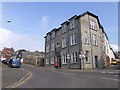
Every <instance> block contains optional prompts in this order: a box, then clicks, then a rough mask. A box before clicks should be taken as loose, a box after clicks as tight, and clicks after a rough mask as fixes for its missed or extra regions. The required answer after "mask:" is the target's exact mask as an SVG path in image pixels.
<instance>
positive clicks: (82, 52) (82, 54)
mask: <svg viewBox="0 0 120 90" xmlns="http://www.w3.org/2000/svg"><path fill="white" fill-rule="evenodd" d="M79 58H80V69H81V62H83V67H82V69H84V59H85V51H83V50H81V52H80V55H79Z"/></svg>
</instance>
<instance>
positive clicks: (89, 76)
mask: <svg viewBox="0 0 120 90" xmlns="http://www.w3.org/2000/svg"><path fill="white" fill-rule="evenodd" d="M50 70H51V71H52V72H55V73H58V74H64V75H72V76H71V77H72V78H76V79H80V78H79V77H74V76H75V75H78V74H72V73H64V72H57V71H55V70H53V69H50ZM79 76H81V77H83V78H89V79H105V80H113V81H117V82H118V81H120V80H119V79H111V78H103V77H101V76H92V75H87V76H85V75H79Z"/></svg>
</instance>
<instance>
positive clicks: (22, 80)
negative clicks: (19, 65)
mask: <svg viewBox="0 0 120 90" xmlns="http://www.w3.org/2000/svg"><path fill="white" fill-rule="evenodd" d="M21 70H25V69H21ZM25 71H27V70H25ZM27 72H28V71H27ZM31 77H32V73H31V72H29V73H27V74H26V75H25V76H24V77H23V78H21V79H20V80H19V81H18V82H16V83H14V84H12V85H10V86H8V87H6V88H16V87H17V86H19V85H21V84H23V83H24V82H25V81H27V80H28V79H30V78H31Z"/></svg>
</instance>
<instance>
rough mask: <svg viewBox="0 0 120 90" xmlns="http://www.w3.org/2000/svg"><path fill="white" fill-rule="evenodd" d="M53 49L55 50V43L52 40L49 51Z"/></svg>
mask: <svg viewBox="0 0 120 90" xmlns="http://www.w3.org/2000/svg"><path fill="white" fill-rule="evenodd" d="M54 50H55V43H54V42H52V44H51V51H54Z"/></svg>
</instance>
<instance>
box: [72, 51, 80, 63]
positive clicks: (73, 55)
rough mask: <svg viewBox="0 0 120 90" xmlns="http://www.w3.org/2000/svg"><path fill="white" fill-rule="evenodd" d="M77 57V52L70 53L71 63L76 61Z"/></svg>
mask: <svg viewBox="0 0 120 90" xmlns="http://www.w3.org/2000/svg"><path fill="white" fill-rule="evenodd" d="M77 59H78V58H77V52H74V53H71V63H76V62H77Z"/></svg>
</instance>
